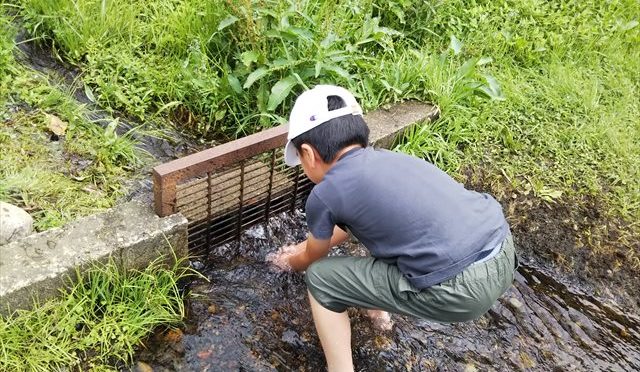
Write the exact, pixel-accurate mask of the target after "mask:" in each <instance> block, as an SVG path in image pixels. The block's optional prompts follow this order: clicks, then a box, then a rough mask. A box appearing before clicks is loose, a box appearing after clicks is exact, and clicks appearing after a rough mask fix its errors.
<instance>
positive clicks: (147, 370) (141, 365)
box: [135, 362, 153, 372]
mask: <svg viewBox="0 0 640 372" xmlns="http://www.w3.org/2000/svg"><path fill="white" fill-rule="evenodd" d="M135 372H153V368H151V366H150V365H148V364H147V363H145V362H138V363H137V364H136V369H135Z"/></svg>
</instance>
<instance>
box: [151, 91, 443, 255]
mask: <svg viewBox="0 0 640 372" xmlns="http://www.w3.org/2000/svg"><path fill="white" fill-rule="evenodd" d="M438 115H439V110H438V108H437V107H435V106H432V105H430V104H425V103H419V102H405V103H401V104H398V105H396V106H394V107H392V108H391V109H389V110H378V111H374V112H372V113H369V114H367V116H366V118H365V120H366V121H367V124H368V126H369V129H370V131H371V134H370V137H369V139H370V141H371V143H372V144H375V145H377V146H382V147H387V146H389V145H391V143H392V142H393V140H394V139H395V138H396V136H397V135H398V134H399V133H401V132H402V131H404V130H405V128H407V127H409V126H410V125H412V124H414V123H419V122H422V121H424V120H428V121H431V120H435V119H436V118H437V117H438ZM287 132H288V126H286V125H282V126H279V127H276V128H271V129H267V130H265V131H262V132H259V133H256V134H253V135H250V136H247V137H243V138H240V139H238V140H236V141H232V142H228V143H225V144H222V145H219V146H216V147H214V148H211V149H208V150H205V151H202V152H198V153H196V154H193V155H189V156H186V157H184V158H180V159H177V160H174V161H171V162H169V163H165V164H161V165H159V166H157V167H155V168H154V169H153V192H154V199H155V201H154V203H155V210H156V213H157V214H158V215H159V216H161V217H164V216H168V215H170V214H173V213H177V212H181V213H182V214H183V215H185V216H186V217H187V219H188V220H189V247H190V249H191V252H195V253H196V254H199V253H200V252H203V251H204V250H206V249H208V248H209V247H211V246H214V245H218V244H222V243H226V242H229V241H232V240H235V239H238V238H239V237H240V234H241V233H242V231H243V230H244V229H246V228H248V227H250V226H252V225H254V224H257V223H259V222H262V221H265V220H267V219H268V218H269V217H270V216H272V215H273V214H275V213H279V212H282V211H286V210H289V211H293V210H294V209H296V208H299V207H302V206H303V204H304V202H305V201H306V198H307V196H308V194H309V191H310V190H311V188H312V184H311V181H309V180H308V179H307V177H306V176H305V175H304V174H303V173H302V171H301V169H300V168H299V167H296V168H290V167H287V166H286V165H285V164H284V161H283V147H284V145H285V143H286V141H287Z"/></svg>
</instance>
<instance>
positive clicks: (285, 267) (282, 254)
mask: <svg viewBox="0 0 640 372" xmlns="http://www.w3.org/2000/svg"><path fill="white" fill-rule="evenodd" d="M304 248H305V247H304V245H303V244H294V245H287V246H284V247H280V249H278V250H277V251H276V252H273V253H269V254H267V257H266V261H267V262H269V263H271V264H272V265H274V266H276V267H277V268H278V269H280V270H282V271H292V270H293V269H292V267H291V263H290V262H289V259H290V258H291V257H293V256H295V255H296V254H298V252H300V251H302V250H304Z"/></svg>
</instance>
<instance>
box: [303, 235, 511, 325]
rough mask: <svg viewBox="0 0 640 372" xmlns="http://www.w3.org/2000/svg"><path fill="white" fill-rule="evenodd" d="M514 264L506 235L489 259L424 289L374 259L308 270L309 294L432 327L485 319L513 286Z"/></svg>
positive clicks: (336, 261)
mask: <svg viewBox="0 0 640 372" xmlns="http://www.w3.org/2000/svg"><path fill="white" fill-rule="evenodd" d="M516 269H517V258H516V254H515V248H514V245H513V237H512V236H511V234H509V235H508V236H507V238H506V239H505V240H504V242H503V243H502V245H501V250H500V251H499V252H498V254H496V256H494V257H493V258H491V259H489V260H487V261H485V262H481V263H475V264H471V265H469V266H468V267H467V268H466V269H465V270H464V271H462V272H461V273H459V274H458V275H456V276H455V277H453V278H451V279H449V280H446V281H444V282H442V283H440V284H437V285H434V286H431V287H429V288H425V289H422V290H420V289H417V288H415V287H413V286H412V285H411V284H410V283H409V281H408V280H407V279H406V278H405V277H404V276H403V275H402V274H401V273H400V270H399V269H398V267H397V266H395V265H390V264H387V263H385V262H383V261H382V260H379V259H375V258H373V257H349V256H347V257H327V258H323V259H321V260H318V261H316V262H314V263H313V264H312V265H311V266H309V268H308V269H307V272H306V275H305V281H306V283H307V288H308V289H309V292H310V293H311V295H312V296H313V298H315V299H316V301H318V302H319V303H320V304H321V305H322V306H324V307H325V308H327V309H329V310H332V311H335V312H343V311H345V310H346V309H347V308H348V307H352V306H354V307H360V308H366V309H379V310H385V311H389V312H393V313H398V314H404V315H411V316H415V317H419V318H424V319H428V320H432V321H436V322H443V323H451V322H461V321H467V320H472V319H476V318H478V317H480V316H481V315H482V314H484V313H485V312H486V311H487V310H489V308H491V306H492V305H493V303H494V302H495V301H496V300H497V299H498V297H500V296H501V295H502V294H503V293H504V292H505V291H506V290H507V289H508V288H509V287H510V286H511V284H512V282H513V276H514V273H515V270H516Z"/></svg>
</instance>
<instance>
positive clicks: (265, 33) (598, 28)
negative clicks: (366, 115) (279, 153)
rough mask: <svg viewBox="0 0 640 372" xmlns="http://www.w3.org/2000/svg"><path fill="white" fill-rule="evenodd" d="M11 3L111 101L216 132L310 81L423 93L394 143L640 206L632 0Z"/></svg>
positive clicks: (453, 165)
mask: <svg viewBox="0 0 640 372" xmlns="http://www.w3.org/2000/svg"><path fill="white" fill-rule="evenodd" d="M19 3H20V5H21V6H22V9H21V14H22V15H23V16H24V17H25V19H26V21H25V24H26V26H27V28H28V29H29V30H30V31H31V32H32V34H33V35H34V36H36V37H41V38H43V39H45V40H48V42H50V43H52V44H53V46H54V48H55V50H57V51H58V52H59V53H60V55H62V56H63V57H64V58H66V59H67V60H69V61H71V62H72V63H74V64H76V65H78V66H81V67H82V69H83V70H84V75H83V81H84V82H85V83H86V85H87V86H88V87H90V88H91V91H92V92H93V96H95V97H96V99H97V100H98V101H99V102H101V103H102V104H103V105H105V106H107V107H111V108H112V109H120V110H123V111H125V112H127V113H128V114H130V115H133V116H137V117H139V118H145V117H149V116H153V115H165V116H166V117H167V118H168V119H170V120H172V121H174V122H175V123H177V125H181V126H187V127H191V129H193V130H195V131H196V132H197V133H199V134H200V135H202V136H209V137H217V138H221V137H222V138H224V137H228V136H234V135H242V134H245V133H248V132H254V131H256V130H259V129H260V128H262V127H265V126H272V125H275V124H277V123H278V121H279V120H280V121H281V120H282V118H283V117H286V114H287V112H288V109H289V108H290V107H291V102H292V99H293V97H294V96H295V95H296V94H297V93H299V92H300V91H302V90H303V89H304V88H305V86H312V85H314V84H317V83H320V82H332V83H336V84H341V85H344V86H347V87H349V88H350V89H352V90H353V91H354V92H356V93H357V95H358V96H359V98H360V99H361V101H362V102H363V105H364V106H365V107H366V108H367V109H373V108H377V107H381V106H383V105H385V104H387V103H390V102H394V101H398V100H403V99H411V98H417V99H421V100H432V101H435V102H437V103H438V104H439V105H440V107H441V108H442V110H443V112H444V115H443V120H441V121H440V122H439V123H438V124H437V125H435V126H433V127H430V128H426V129H424V131H422V132H416V133H414V134H413V135H412V136H411V138H410V139H409V141H408V143H407V144H406V145H405V146H403V147H402V149H403V150H405V151H409V152H412V153H416V154H419V155H422V156H425V157H427V158H429V159H431V160H433V161H434V162H436V163H438V164H439V165H440V166H442V167H444V168H446V169H447V170H449V171H451V172H452V173H456V172H458V171H459V170H460V167H461V165H462V164H465V165H468V164H479V163H487V164H491V166H492V167H494V168H495V169H496V170H500V171H501V172H500V173H501V174H504V175H505V177H506V178H507V179H508V180H509V182H511V183H512V184H513V186H514V187H515V188H516V189H521V190H531V191H532V192H533V193H535V194H536V195H537V196H539V197H542V198H547V199H555V198H558V197H559V196H560V195H575V194H584V193H588V194H597V193H600V194H603V196H604V197H605V198H606V199H607V203H606V204H610V205H611V206H612V208H614V209H615V210H616V213H619V214H621V215H623V216H624V217H626V218H636V217H638V214H637V213H638V212H637V211H638V210H639V209H640V208H638V206H639V205H640V204H639V203H640V196H639V195H638V194H639V193H638V192H637V191H638V183H637V181H636V180H637V179H638V163H639V162H638V157H639V153H640V150H639V149H638V145H637V144H636V143H635V142H637V141H634V140H633V139H634V138H640V133H639V132H640V129H639V128H638V121H637V120H635V119H636V118H637V117H638V112H639V110H640V109H639V103H638V100H637V99H636V96H637V93H638V71H640V66H639V63H640V62H639V61H640V58H639V54H638V53H639V51H638V48H637V45H638V41H639V36H638V35H639V30H640V27H638V19H639V17H640V15H639V14H640V11H639V9H638V8H639V6H638V4H637V2H635V1H631V0H626V1H612V2H606V3H603V2H600V1H583V2H575V1H562V2H558V3H554V4H548V3H537V2H530V1H493V2H485V1H474V2H471V3H468V2H463V1H449V2H444V3H441V2H435V1H434V2H423V1H419V2H416V1H409V0H396V1H391V2H388V1H385V2H382V1H371V0H369V1H367V0H361V1H357V2H340V3H339V4H333V3H330V2H326V1H304V2H295V3H291V2H287V1H276V0H272V1H249V0H246V1H240V2H228V1H215V2H212V3H207V4H203V3H202V2H197V1H193V0H186V1H171V0H157V1H152V2H150V3H139V2H125V1H109V2H104V1H98V0H82V1H73V2H72V1H58V2H55V3H52V2H49V1H44V0H23V1H20V2H19Z"/></svg>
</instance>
